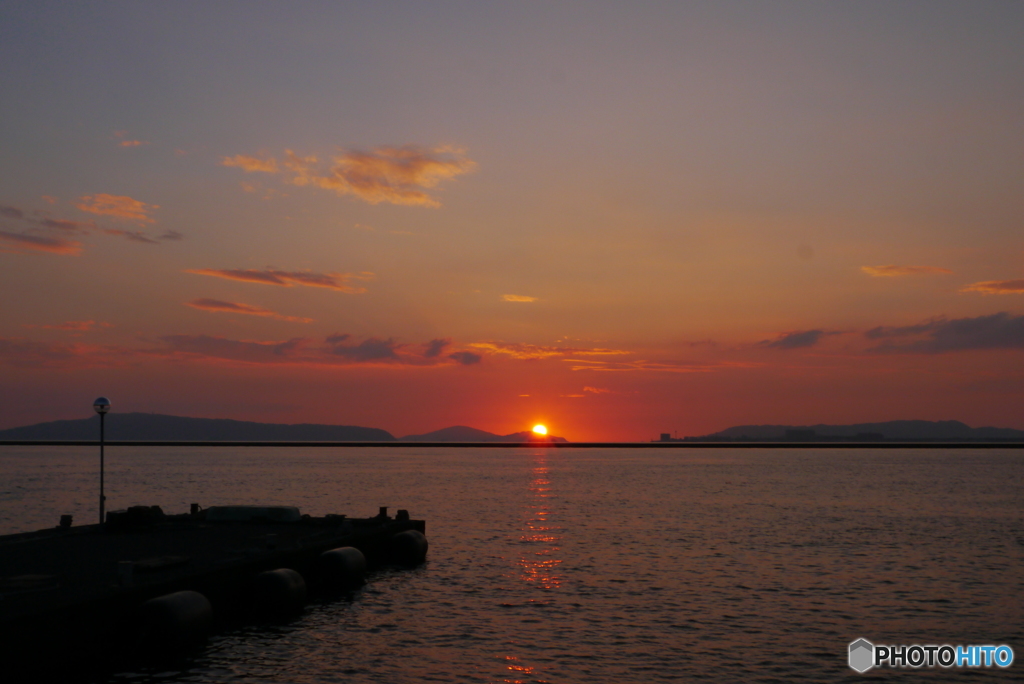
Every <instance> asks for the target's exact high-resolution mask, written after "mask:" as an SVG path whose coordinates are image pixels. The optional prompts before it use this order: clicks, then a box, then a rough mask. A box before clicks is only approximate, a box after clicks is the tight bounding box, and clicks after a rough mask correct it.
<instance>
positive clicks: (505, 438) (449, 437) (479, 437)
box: [398, 425, 566, 442]
mask: <svg viewBox="0 0 1024 684" xmlns="http://www.w3.org/2000/svg"><path fill="white" fill-rule="evenodd" d="M398 441H400V442H564V441H566V440H565V438H563V437H554V436H552V435H548V436H547V437H538V436H537V435H536V434H534V433H533V432H513V433H512V434H511V435H496V434H494V433H493V432H485V431H484V430H477V429H476V428H471V427H466V426H465V425H453V426H452V427H446V428H444V429H442V430H435V431H434V432H428V433H426V434H425V435H406V436H405V437H399V438H398Z"/></svg>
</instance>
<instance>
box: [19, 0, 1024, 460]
mask: <svg viewBox="0 0 1024 684" xmlns="http://www.w3.org/2000/svg"><path fill="white" fill-rule="evenodd" d="M0 92H2V97H0V177H2V179H3V181H2V183H0V288H2V292H3V306H2V309H0V378H2V381H0V392H2V394H0V397H2V398H0V408H2V411H0V428H6V427H13V426H16V425H24V424H29V423H35V422H40V421H45V420H56V419H65V418H82V417H87V416H89V415H91V403H92V400H93V399H94V398H95V397H96V396H99V395H105V396H107V397H109V398H110V400H111V402H112V404H113V410H114V411H116V412H128V411H146V412H156V413H168V414H175V415H185V416H198V417H210V418H235V419H241V420H259V421H268V422H284V423H295V422H317V423H336V424H346V425H363V426H368V427H378V428H383V429H385V430H388V431H390V432H392V433H393V434H395V435H396V436H401V435H405V434H411V433H421V432H426V431H430V430H435V429H438V428H442V427H445V426H449V425H455V424H463V425H471V426H474V427H477V428H480V429H484V430H489V431H492V432H498V433H509V432H514V431H519V430H527V429H529V428H530V427H532V426H533V425H534V424H535V423H538V422H541V423H545V424H547V425H548V427H549V429H550V430H551V433H552V434H555V435H561V436H564V437H566V438H568V439H570V440H579V441H585V440H646V439H651V438H654V437H656V436H657V435H658V433H660V432H678V434H679V435H698V434H705V433H708V432H712V431H716V430H720V429H723V428H726V427H729V426H731V425H738V424H747V423H786V424H813V423H818V422H829V423H851V422H869V421H883V420H894V419H927V420H946V419H957V420H963V421H965V422H967V423H968V424H970V425H973V426H981V425H996V426H1002V427H1015V428H1020V429H1024V411H1022V410H1021V406H1022V405H1024V126H1022V122H1024V3H1020V2H1012V1H1007V2H967V1H964V2H941V1H938V0H928V1H927V2H911V1H907V2H899V3H894V2H856V3H840V2H834V3H822V2H705V3H701V2H692V3H681V2H640V3H626V2H617V3H606V2H581V3H576V2H559V3H541V2H524V3H480V2H440V3H419V2H398V3H329V2H297V3H271V2H219V3H206V2H173V3H136V2H104V3H54V2H41V1H37V0H33V1H31V2H27V1H25V2H0Z"/></svg>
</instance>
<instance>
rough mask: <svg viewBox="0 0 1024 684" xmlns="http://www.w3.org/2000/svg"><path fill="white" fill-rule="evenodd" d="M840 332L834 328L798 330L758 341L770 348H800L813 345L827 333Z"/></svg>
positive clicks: (837, 333) (836, 333)
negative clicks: (830, 329) (772, 338)
mask: <svg viewBox="0 0 1024 684" xmlns="http://www.w3.org/2000/svg"><path fill="white" fill-rule="evenodd" d="M839 334H841V333H839V332H838V331H834V330H833V331H826V330H798V331H794V332H786V333H781V334H779V336H778V337H777V338H776V339H774V340H762V341H761V342H758V344H759V345H761V346H762V347H768V348H770V349H800V348H803V347H813V346H814V345H816V344H818V342H819V341H820V340H821V338H822V337H824V336H826V335H839Z"/></svg>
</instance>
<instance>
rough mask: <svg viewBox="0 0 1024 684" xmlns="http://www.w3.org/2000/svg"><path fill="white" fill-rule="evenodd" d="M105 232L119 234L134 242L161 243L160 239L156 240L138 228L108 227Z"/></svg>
mask: <svg viewBox="0 0 1024 684" xmlns="http://www.w3.org/2000/svg"><path fill="white" fill-rule="evenodd" d="M103 232H104V234H106V235H117V236H118V237H123V238H124V239H126V240H131V241H132V242H142V243H144V244H147V245H158V244H160V241H159V240H154V239H153V238H151V237H149V236H148V235H146V234H145V233H143V232H141V231H138V230H118V229H117V228H107V229H105V230H104V231H103Z"/></svg>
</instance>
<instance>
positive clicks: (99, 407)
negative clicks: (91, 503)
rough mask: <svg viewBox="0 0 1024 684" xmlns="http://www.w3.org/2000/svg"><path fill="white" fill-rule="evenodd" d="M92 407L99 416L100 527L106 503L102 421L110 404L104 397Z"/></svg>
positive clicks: (93, 403)
mask: <svg viewBox="0 0 1024 684" xmlns="http://www.w3.org/2000/svg"><path fill="white" fill-rule="evenodd" d="M92 407H93V408H94V409H96V413H98V414H100V525H102V524H103V508H104V504H105V503H106V501H107V497H105V496H103V441H104V440H103V419H104V418H105V417H106V415H107V411H109V410H110V402H109V401H107V398H106V397H100V398H99V399H97V400H96V401H94V402H92Z"/></svg>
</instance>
